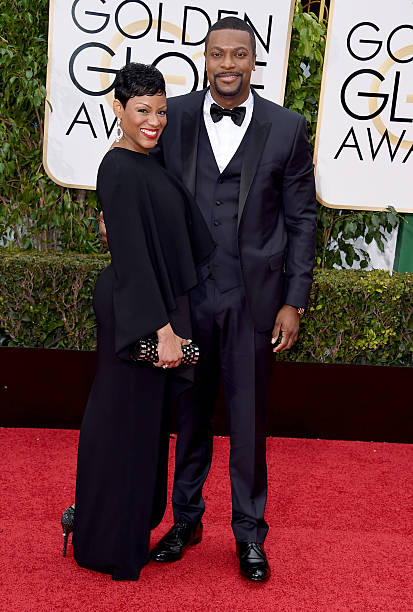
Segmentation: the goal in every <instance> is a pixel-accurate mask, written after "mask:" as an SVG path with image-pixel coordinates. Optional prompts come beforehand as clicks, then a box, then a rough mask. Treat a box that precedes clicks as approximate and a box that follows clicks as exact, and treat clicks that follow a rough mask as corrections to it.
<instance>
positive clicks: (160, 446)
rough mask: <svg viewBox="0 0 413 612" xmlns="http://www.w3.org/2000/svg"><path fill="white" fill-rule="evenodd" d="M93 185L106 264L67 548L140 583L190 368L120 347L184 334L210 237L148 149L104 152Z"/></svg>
mask: <svg viewBox="0 0 413 612" xmlns="http://www.w3.org/2000/svg"><path fill="white" fill-rule="evenodd" d="M97 191H98V196H99V200H100V203H101V206H102V208H103V212H104V218H105V223H106V227H107V235H108V243H109V248H110V251H111V256H112V263H111V265H110V266H109V267H108V268H106V269H105V270H104V271H103V272H102V273H101V274H100V276H99V278H98V280H97V282H96V286H95V291H94V296H93V306H94V310H95V314H96V320H97V330H98V336H97V357H98V359H97V371H96V376H95V380H94V383H93V386H92V390H91V393H90V396H89V400H88V404H87V407H86V412H85V415H84V419H83V423H82V427H81V432H80V438H79V450H78V466H77V480H76V511H75V528H74V534H73V548H74V556H75V559H76V561H77V563H78V564H79V565H81V566H82V567H86V568H89V569H94V570H97V571H101V572H105V573H109V574H112V578H113V579H115V580H137V579H138V577H139V573H140V570H141V568H142V567H143V566H144V565H145V564H146V563H147V562H148V560H149V537H150V529H152V528H153V527H155V526H156V525H157V524H158V523H159V522H160V520H161V518H162V516H163V513H164V509H165V504H166V494H165V492H166V477H167V461H168V432H167V424H166V421H167V418H166V417H167V413H168V404H169V403H170V398H171V395H172V394H173V393H178V392H180V391H182V390H183V389H184V388H185V386H188V385H190V379H191V376H192V374H193V373H192V372H191V368H184V367H183V366H181V367H180V368H176V369H174V370H170V371H168V370H163V369H162V368H155V367H153V366H152V365H147V364H140V363H138V364H137V363H134V362H132V361H130V360H129V348H130V346H131V345H132V344H133V343H134V341H136V340H137V339H138V338H140V337H145V336H148V335H151V334H153V333H154V332H156V330H157V329H159V328H161V327H163V326H164V325H165V324H166V323H168V322H171V324H172V326H173V328H174V331H175V333H177V334H178V335H179V336H181V337H184V338H190V337H191V326H190V318H189V308H188V300H187V292H188V291H189V289H190V288H191V287H193V286H194V285H195V284H196V283H197V277H196V263H197V262H199V261H202V260H203V259H204V258H205V257H206V256H207V255H208V254H209V253H210V252H211V250H212V248H213V244H212V241H211V238H210V235H209V233H208V230H207V228H206V226H205V224H204V222H203V219H202V218H201V215H200V213H199V211H198V209H197V207H196V205H195V204H194V203H193V202H192V200H191V197H190V196H189V195H188V193H187V192H186V190H185V189H184V187H183V186H182V185H181V184H180V183H178V182H177V181H176V179H174V178H173V177H172V176H171V175H169V173H168V172H167V171H165V170H164V169H163V168H161V167H160V166H159V165H158V163H157V162H156V161H155V160H153V159H152V158H150V157H149V156H147V155H145V154H141V153H137V152H134V151H130V150H127V149H123V148H114V149H112V150H111V151H109V152H108V153H107V154H106V155H105V157H104V159H103V161H102V163H101V165H100V168H99V173H98V181H97Z"/></svg>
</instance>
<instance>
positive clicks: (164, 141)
mask: <svg viewBox="0 0 413 612" xmlns="http://www.w3.org/2000/svg"><path fill="white" fill-rule="evenodd" d="M205 58H206V69H207V74H208V79H209V82H210V88H209V89H206V90H203V91H197V92H193V93H190V94H187V95H184V96H179V97H176V98H171V99H169V100H168V125H167V127H166V129H165V130H164V132H163V134H162V137H161V140H160V146H159V147H158V150H157V151H156V152H155V154H156V155H157V157H158V158H159V160H160V162H161V163H162V164H163V165H164V166H165V167H166V168H167V169H168V170H169V171H170V172H172V173H173V174H174V175H175V176H176V177H178V178H179V179H180V180H181V181H183V183H184V184H185V185H186V186H187V188H188V189H189V191H190V192H191V193H192V194H193V195H194V196H195V198H196V201H197V204H198V205H199V207H200V209H201V211H202V213H203V215H204V218H205V220H206V222H207V224H208V227H209V228H210V231H211V234H212V236H213V238H214V240H215V242H216V245H217V246H216V249H215V252H214V254H213V255H212V256H211V258H210V260H209V261H208V262H206V263H205V264H204V265H202V267H201V268H200V269H199V278H200V284H199V285H198V286H197V287H196V288H195V289H194V290H193V291H192V295H191V303H192V317H193V339H194V341H195V342H197V343H198V344H199V347H200V353H201V358H200V362H199V364H198V365H197V367H196V371H197V374H196V375H197V380H196V385H195V387H194V389H193V391H190V392H187V393H185V394H183V395H182V396H181V399H180V403H179V411H178V415H179V416H178V437H177V445H176V455H175V478H174V486H173V494H172V504H173V511H174V521H175V523H174V525H173V527H172V528H171V529H170V530H169V531H168V533H167V534H166V535H165V536H164V537H163V538H162V539H161V540H160V542H159V543H158V545H157V546H156V547H155V548H154V549H153V550H152V552H151V557H152V559H153V560H155V561H160V562H162V561H163V562H165V561H176V560H178V559H180V558H181V557H182V554H183V551H184V549H185V548H186V547H187V546H190V545H193V544H196V543H198V542H200V541H201V538H202V523H201V518H202V515H203V513H204V509H205V504H204V500H203V498H202V487H203V484H204V482H205V480H206V477H207V475H208V471H209V468H210V465H211V459H212V427H211V421H212V412H213V406H214V403H215V399H216V396H217V392H218V386H219V381H220V378H222V382H223V386H224V392H225V400H226V406H227V415H228V424H229V429H230V438H231V454H230V476H231V491H232V522H231V525H232V529H233V533H234V536H235V540H236V543H237V546H236V549H237V554H238V557H239V560H240V570H241V574H242V575H244V576H245V577H247V578H249V579H250V580H254V581H260V582H263V581H265V580H267V579H268V577H269V575H270V568H269V565H268V561H267V558H266V555H265V552H264V549H263V546H262V545H263V542H264V540H265V537H266V534H267V531H268V525H267V523H266V521H265V519H264V510H265V503H266V497H267V465H266V448H265V443H266V438H265V411H266V394H267V387H268V380H269V373H270V366H271V348H272V349H273V351H274V352H281V351H284V350H288V349H289V348H291V346H292V345H293V344H294V342H295V341H296V339H297V336H298V327H299V317H300V315H301V314H303V312H304V309H305V307H306V305H307V302H308V298H309V293H310V288H311V283H312V268H313V261H314V251H315V227H316V206H315V189H314V175H313V164H312V158H311V153H310V147H309V143H308V138H307V125H306V121H305V118H304V117H302V116H301V115H299V114H297V113H295V112H292V111H290V110H287V109H285V108H283V107H281V106H278V105H277V104H274V103H272V102H269V101H268V100H265V99H263V98H261V97H260V96H258V95H257V94H256V93H255V92H253V91H251V87H250V80H251V73H252V71H253V70H254V69H255V58H256V54H255V37H254V33H253V31H252V29H251V28H250V27H249V26H248V25H247V24H246V23H245V22H244V21H242V20H241V19H238V18H236V17H226V18H224V19H221V20H220V21H218V22H217V23H216V24H214V25H213V26H212V27H211V28H210V30H209V32H208V35H207V37H206V41H205ZM171 229H172V230H173V228H171ZM101 233H102V236H104V233H105V230H104V224H103V223H102V224H101ZM278 340H280V342H279V344H276V343H277V342H278ZM272 345H275V347H274V346H272ZM280 384H282V381H280Z"/></svg>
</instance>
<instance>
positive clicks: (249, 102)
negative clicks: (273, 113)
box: [204, 89, 254, 125]
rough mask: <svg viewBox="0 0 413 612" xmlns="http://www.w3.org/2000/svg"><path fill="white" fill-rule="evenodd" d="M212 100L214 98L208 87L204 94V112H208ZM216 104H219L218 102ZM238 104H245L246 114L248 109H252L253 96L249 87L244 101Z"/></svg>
mask: <svg viewBox="0 0 413 612" xmlns="http://www.w3.org/2000/svg"><path fill="white" fill-rule="evenodd" d="M214 102H215V100H214V98H213V97H212V94H211V90H210V89H208V91H207V92H206V94H205V101H204V114H208V115H209V114H210V108H211V104H213V103H214ZM215 104H218V102H215ZM218 106H220V105H219V104H218ZM238 106H245V108H246V112H247V114H248V113H249V111H252V109H253V108H254V96H253V93H252V91H251V89H250V93H249V96H248V98H247V99H246V100H245V102H243V103H242V104H238ZM234 125H235V123H234Z"/></svg>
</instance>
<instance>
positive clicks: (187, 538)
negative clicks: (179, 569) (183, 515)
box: [151, 521, 203, 563]
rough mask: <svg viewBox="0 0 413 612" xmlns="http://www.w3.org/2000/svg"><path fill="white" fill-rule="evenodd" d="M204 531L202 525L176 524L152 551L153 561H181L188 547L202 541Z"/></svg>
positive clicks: (181, 522)
mask: <svg viewBox="0 0 413 612" xmlns="http://www.w3.org/2000/svg"><path fill="white" fill-rule="evenodd" d="M202 530H203V527H202V523H197V524H196V525H191V524H190V523H186V522H184V521H179V522H178V523H175V524H174V525H173V526H172V527H171V529H170V530H169V531H168V533H167V534H165V535H164V537H163V538H162V539H161V540H159V542H158V544H157V545H156V546H155V548H154V549H153V550H152V551H151V559H152V560H153V561H160V562H164V563H168V562H171V561H179V559H181V557H182V555H183V552H184V548H185V547H186V546H195V544H199V542H200V541H201V540H202Z"/></svg>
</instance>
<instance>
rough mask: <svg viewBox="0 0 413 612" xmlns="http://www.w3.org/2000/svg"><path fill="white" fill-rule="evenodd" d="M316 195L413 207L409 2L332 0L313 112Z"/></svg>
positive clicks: (412, 13)
mask: <svg viewBox="0 0 413 612" xmlns="http://www.w3.org/2000/svg"><path fill="white" fill-rule="evenodd" d="M317 127H318V129H317V140H316V151H315V164H316V184H317V196H318V198H319V200H320V201H321V202H322V203H323V204H325V205H326V206H329V207H334V208H351V209H364V210H369V209H370V210H383V209H385V208H387V207H388V206H393V207H394V208H395V209H396V210H399V211H404V212H413V1H412V0H391V2H384V0H380V1H379V0H332V1H331V5H330V16H329V28H328V38H327V50H326V56H325V62H324V74H323V83H322V90H321V100H320V109H319V118H318V126H317Z"/></svg>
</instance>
